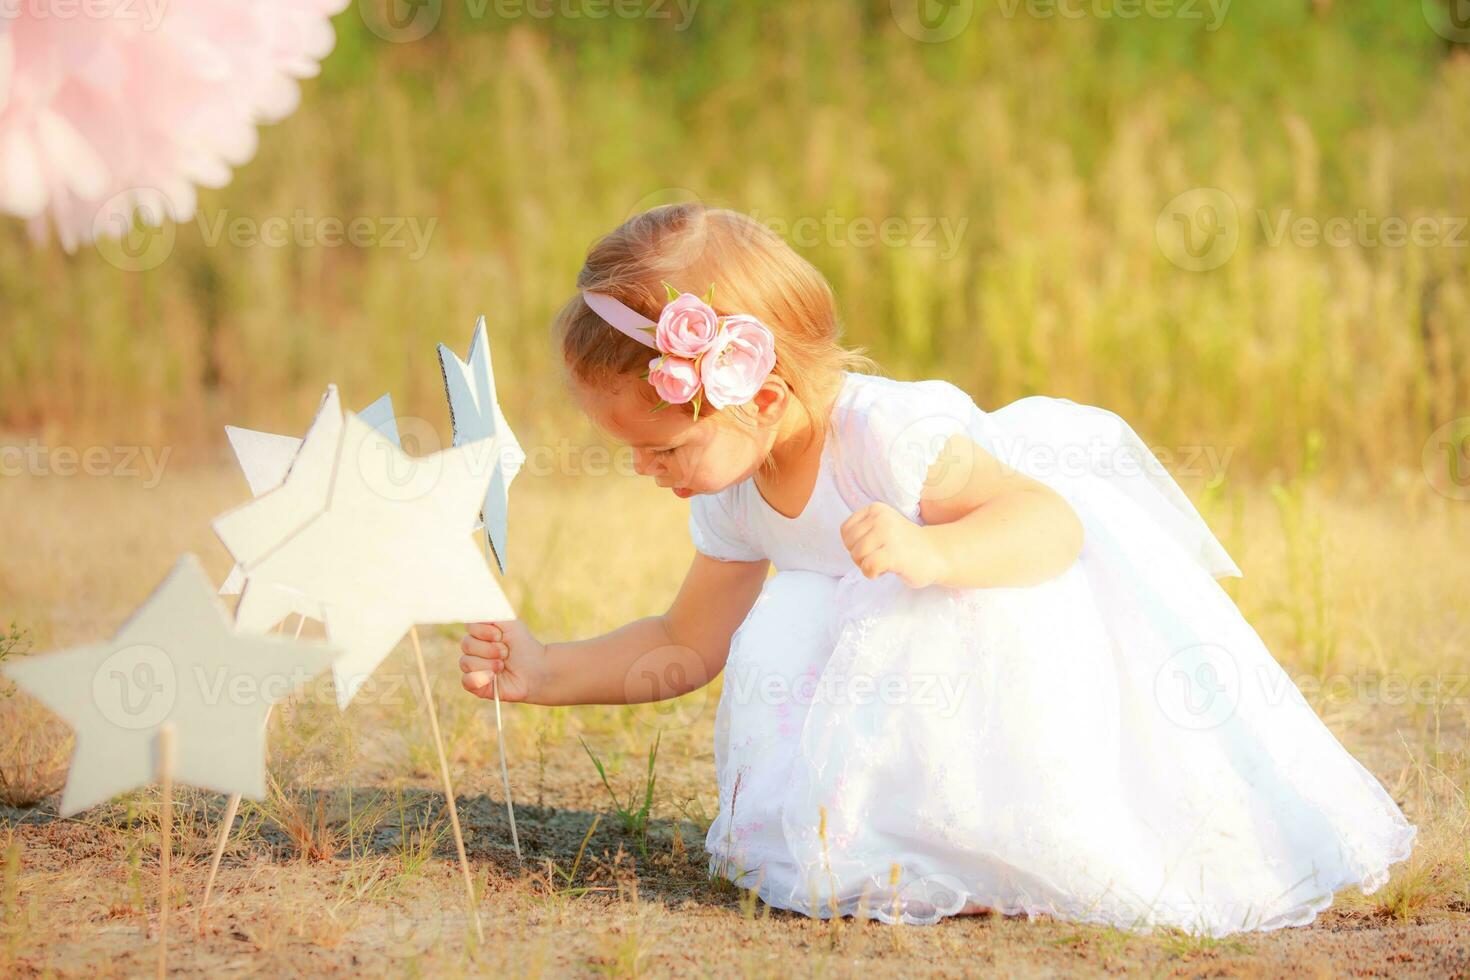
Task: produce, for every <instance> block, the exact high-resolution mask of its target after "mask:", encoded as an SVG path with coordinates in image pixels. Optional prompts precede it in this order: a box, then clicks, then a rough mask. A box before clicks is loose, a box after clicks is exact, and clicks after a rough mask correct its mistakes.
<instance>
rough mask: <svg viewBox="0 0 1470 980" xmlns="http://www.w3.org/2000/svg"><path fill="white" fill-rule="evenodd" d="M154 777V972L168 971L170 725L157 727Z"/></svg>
mask: <svg viewBox="0 0 1470 980" xmlns="http://www.w3.org/2000/svg"><path fill="white" fill-rule="evenodd" d="M158 781H159V782H160V783H162V784H163V819H162V832H161V834H160V840H159V844H158V976H159V978H160V980H161V978H163V977H164V976H166V975H167V974H168V904H169V903H168V878H169V874H168V872H169V859H170V858H171V857H172V856H173V849H174V844H173V832H174V725H173V722H171V721H169V722H164V723H163V726H162V727H161V728H159V729H158Z"/></svg>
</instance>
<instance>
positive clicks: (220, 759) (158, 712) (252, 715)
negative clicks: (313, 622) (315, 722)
mask: <svg viewBox="0 0 1470 980" xmlns="http://www.w3.org/2000/svg"><path fill="white" fill-rule="evenodd" d="M482 564H483V563H482ZM335 654H336V651H334V650H332V649H330V648H328V647H325V646H322V645H320V644H316V643H307V642H303V641H300V640H289V639H285V638H283V637H275V636H254V635H249V634H245V633H238V632H236V631H235V630H234V629H233V628H232V627H231V625H230V622H229V619H228V618H227V616H226V613H225V610H224V608H223V607H222V606H221V605H220V602H219V600H218V599H216V598H215V595H214V585H213V583H211V582H210V581H209V579H208V577H207V576H206V575H205V574H204V569H203V568H201V567H200V565H199V560H198V559H197V558H195V557H194V556H193V555H185V556H184V557H183V558H182V559H180V560H179V563H178V564H177V565H175V566H174V568H173V571H172V572H170V573H169V575H168V577H167V578H165V579H164V580H163V583H162V584H161V585H159V587H158V588H157V589H156V590H155V591H154V593H153V594H152V595H151V596H149V597H148V599H147V600H146V601H145V602H144V603H143V605H142V606H141V607H139V609H138V611H137V612H135V613H134V614H133V616H132V618H131V619H129V620H128V621H127V623H126V624H125V625H124V626H123V627H122V628H121V629H120V630H118V632H117V635H115V636H114V637H113V638H112V639H111V640H109V641H107V642H105V643H96V644H89V645H86V646H79V647H73V648H71V649H69V650H62V651H58V652H56V653H49V654H43V655H40V656H34V657H25V658H22V659H20V660H17V661H15V662H14V663H11V664H7V665H6V668H5V673H6V674H7V675H9V677H10V678H11V680H13V681H15V683H16V684H17V685H18V686H19V687H20V689H21V690H23V691H25V692H27V693H28V694H30V695H31V696H33V697H35V698H37V699H38V700H39V701H41V703H43V704H45V705H46V706H47V707H48V708H50V709H51V710H52V711H54V712H56V713H57V714H58V715H60V716H61V717H62V718H63V719H64V720H65V721H66V722H67V724H69V725H71V727H72V728H73V729H74V730H75V731H76V749H75V751H74V752H73V754H72V761H71V771H70V773H69V774H68V776H67V780H66V789H65V790H64V791H63V793H62V797H61V815H62V816H69V815H71V814H73V813H76V812H77V811H79V810H84V809H86V808H87V807H89V806H93V805H95V804H97V803H101V802H103V801H104V800H108V799H111V798H112V797H114V796H116V795H117V794H119V793H123V792H126V791H128V790H131V789H136V788H138V787H139V786H145V785H147V784H149V783H151V782H152V781H153V779H154V774H155V772H156V771H157V763H156V760H155V758H154V751H155V746H156V744H157V737H158V733H159V731H160V730H161V729H162V728H163V726H165V725H168V724H172V726H173V730H174V733H175V736H174V766H173V775H174V777H175V778H176V779H178V780H180V781H181V782H185V783H189V784H191V785H193V786H199V787H203V788H206V789H212V790H215V791H217V792H221V793H239V794H241V795H243V796H249V797H253V798H256V799H259V798H261V797H263V796H264V795H265V722H266V715H267V714H268V713H269V711H270V708H271V705H273V704H275V703H276V702H277V701H281V700H283V699H285V698H286V697H288V696H289V695H290V694H291V693H292V692H294V691H296V690H298V689H299V688H301V687H302V686H304V685H305V684H306V682H307V681H308V680H310V679H311V678H313V677H315V676H316V675H317V674H320V673H321V672H322V671H324V670H326V669H327V667H328V665H329V664H330V663H331V662H332V660H333V658H334V656H335Z"/></svg>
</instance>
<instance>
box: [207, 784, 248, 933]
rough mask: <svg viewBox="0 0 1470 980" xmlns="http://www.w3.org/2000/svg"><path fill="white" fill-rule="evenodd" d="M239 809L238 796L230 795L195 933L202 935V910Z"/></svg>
mask: <svg viewBox="0 0 1470 980" xmlns="http://www.w3.org/2000/svg"><path fill="white" fill-rule="evenodd" d="M239 809H240V794H239V793H231V794H230V799H229V802H228V803H226V804H225V816H224V819H223V820H221V821H220V825H219V837H218V839H216V840H215V842H214V857H212V858H211V859H210V861H209V878H208V879H207V880H206V881H205V882H204V901H202V902H200V903H199V925H198V927H197V930H196V931H197V932H199V933H200V934H201V935H203V933H204V910H205V909H207V908H208V907H209V893H210V892H212V891H214V876H215V875H217V874H219V862H220V858H222V857H224V853H225V844H227V843H229V840H230V828H231V827H233V826H234V825H235V814H236V813H237V812H238V811H239Z"/></svg>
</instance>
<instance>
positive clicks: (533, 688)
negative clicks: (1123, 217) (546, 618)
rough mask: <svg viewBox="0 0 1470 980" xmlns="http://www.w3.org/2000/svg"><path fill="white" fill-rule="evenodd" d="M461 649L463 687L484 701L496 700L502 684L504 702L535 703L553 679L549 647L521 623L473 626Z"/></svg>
mask: <svg viewBox="0 0 1470 980" xmlns="http://www.w3.org/2000/svg"><path fill="white" fill-rule="evenodd" d="M465 629H466V632H465V636H464V639H462V640H460V641H459V648H460V650H461V651H462V652H463V654H464V656H462V657H460V658H459V669H460V670H461V671H463V672H464V676H463V677H462V678H460V683H461V684H462V685H463V686H464V689H465V690H466V691H469V692H470V693H471V694H473V695H475V696H476V697H480V698H491V697H494V696H495V689H494V686H493V685H494V684H495V683H497V678H498V683H499V684H500V699H501V700H502V701H534V700H535V698H536V696H537V695H538V694H539V693H540V692H541V691H543V690H544V689H545V687H546V682H547V680H548V679H549V678H550V675H551V664H550V661H549V659H548V658H547V656H546V647H545V646H543V645H542V643H541V641H540V640H538V639H536V637H534V636H532V635H531V631H530V630H529V629H527V628H526V625H525V624H524V623H522V622H521V621H520V620H518V619H510V620H505V621H503V622H496V623H470V624H468V626H466V627H465Z"/></svg>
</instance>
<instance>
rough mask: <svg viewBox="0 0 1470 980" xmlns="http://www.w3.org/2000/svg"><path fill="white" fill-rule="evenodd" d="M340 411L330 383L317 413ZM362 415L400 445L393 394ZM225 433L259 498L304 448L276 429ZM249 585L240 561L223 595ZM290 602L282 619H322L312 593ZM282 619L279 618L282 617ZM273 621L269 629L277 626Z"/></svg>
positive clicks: (281, 479) (295, 596)
mask: <svg viewBox="0 0 1470 980" xmlns="http://www.w3.org/2000/svg"><path fill="white" fill-rule="evenodd" d="M329 405H330V406H331V407H332V408H333V409H334V410H336V411H339V412H340V411H341V408H340V405H339V403H338V398H337V386H336V385H328V386H327V391H326V394H325V395H323V396H322V401H321V404H320V406H319V407H318V408H317V412H318V413H320V412H322V411H323V410H325V409H326V408H327V407H328V406H329ZM358 417H359V418H360V419H362V420H363V421H364V422H366V423H367V424H368V425H370V426H372V427H373V428H374V429H377V430H378V431H379V432H381V433H382V434H383V435H384V436H386V437H387V438H389V439H391V440H392V441H393V444H394V445H395V446H397V445H400V442H399V440H398V418H397V416H396V415H395V414H394V413H393V396H392V395H384V396H383V397H382V398H379V399H378V400H377V401H375V402H373V403H372V404H371V405H369V406H368V407H367V408H364V409H363V410H362V411H361V412H360V413H359V414H358ZM225 436H226V437H227V438H228V439H229V440H230V448H231V449H233V450H234V451H235V459H236V461H237V462H239V464H240V470H241V471H242V472H243V473H244V474H245V482H246V484H248V485H249V487H250V495H251V496H252V497H259V496H260V495H261V494H263V493H268V492H269V491H271V490H274V489H275V488H276V487H278V486H280V485H281V484H282V483H283V482H284V481H285V479H286V474H287V473H288V472H290V470H291V462H292V460H294V459H295V458H296V454H297V453H298V452H300V451H301V440H300V439H297V438H295V437H293V436H279V435H276V434H275V433H273V432H259V431H257V430H255V429H242V428H240V427H239V426H234V425H227V426H225ZM244 587H245V575H244V573H243V572H242V571H241V570H240V566H239V565H238V564H237V565H235V567H234V568H231V569H230V574H229V576H228V577H226V578H225V584H224V585H221V586H220V587H219V594H220V595H239V594H240V591H241V590H242V589H243V588H244ZM290 598H291V600H292V601H290V602H283V603H282V607H283V608H285V609H286V612H285V614H284V615H282V617H281V618H282V619H284V618H285V617H286V616H288V615H290V614H292V613H296V614H298V615H301V616H305V617H308V618H311V619H321V618H322V611H321V606H320V604H318V603H317V602H316V601H315V600H313V599H312V598H311V597H310V596H305V595H300V594H299V593H298V594H292V595H291V596H290ZM278 622H279V620H278ZM275 625H276V624H275V623H270V624H269V625H268V626H266V627H265V628H266V629H270V628H271V627H274V626H275Z"/></svg>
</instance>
